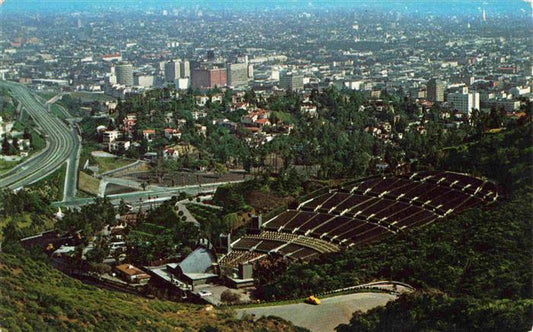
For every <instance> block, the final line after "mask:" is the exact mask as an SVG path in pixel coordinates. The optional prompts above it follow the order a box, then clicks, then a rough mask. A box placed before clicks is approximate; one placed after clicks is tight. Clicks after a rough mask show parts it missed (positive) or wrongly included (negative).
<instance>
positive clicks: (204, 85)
mask: <svg viewBox="0 0 533 332" xmlns="http://www.w3.org/2000/svg"><path fill="white" fill-rule="evenodd" d="M227 83H228V82H227V72H226V69H225V68H211V69H207V68H198V69H195V70H194V71H193V75H192V87H193V88H195V89H212V88H214V87H215V86H216V87H223V86H226V85H227Z"/></svg>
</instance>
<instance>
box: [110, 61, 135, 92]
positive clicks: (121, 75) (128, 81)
mask: <svg viewBox="0 0 533 332" xmlns="http://www.w3.org/2000/svg"><path fill="white" fill-rule="evenodd" d="M115 73H116V76H117V83H118V84H121V85H125V86H133V84H134V81H133V65H132V64H131V63H129V62H120V63H119V64H118V65H117V66H116V67H115Z"/></svg>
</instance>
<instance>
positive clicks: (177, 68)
mask: <svg viewBox="0 0 533 332" xmlns="http://www.w3.org/2000/svg"><path fill="white" fill-rule="evenodd" d="M180 77H181V61H180V60H170V61H169V62H167V63H165V81H166V82H174V81H175V80H176V79H178V78H180Z"/></svg>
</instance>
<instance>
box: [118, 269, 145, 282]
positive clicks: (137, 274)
mask: <svg viewBox="0 0 533 332" xmlns="http://www.w3.org/2000/svg"><path fill="white" fill-rule="evenodd" d="M115 272H116V273H117V275H118V277H120V278H121V279H122V280H124V281H126V282H129V283H134V284H136V283H147V282H148V280H149V279H150V276H149V275H148V274H147V273H145V272H144V271H142V270H141V269H139V268H137V267H135V266H133V265H130V264H122V265H118V266H116V267H115Z"/></svg>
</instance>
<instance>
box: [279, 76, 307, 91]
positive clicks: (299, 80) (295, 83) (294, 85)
mask: <svg viewBox="0 0 533 332" xmlns="http://www.w3.org/2000/svg"><path fill="white" fill-rule="evenodd" d="M279 87H280V88H282V89H285V90H293V91H296V90H303V88H304V76H303V75H301V74H296V73H292V72H291V73H287V72H282V73H281V74H280V78H279Z"/></svg>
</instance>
